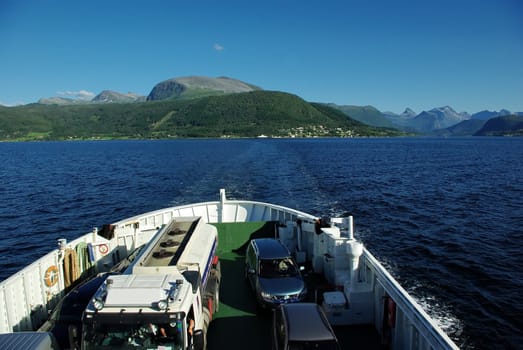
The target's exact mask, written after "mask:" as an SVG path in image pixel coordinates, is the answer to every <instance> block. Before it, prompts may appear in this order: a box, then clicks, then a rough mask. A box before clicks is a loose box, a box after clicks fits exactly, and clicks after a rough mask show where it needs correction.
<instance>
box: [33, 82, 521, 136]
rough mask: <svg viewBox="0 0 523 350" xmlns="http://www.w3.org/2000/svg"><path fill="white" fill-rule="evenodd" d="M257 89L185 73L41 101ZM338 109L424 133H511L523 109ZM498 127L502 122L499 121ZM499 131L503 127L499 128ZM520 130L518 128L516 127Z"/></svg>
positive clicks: (182, 96)
mask: <svg viewBox="0 0 523 350" xmlns="http://www.w3.org/2000/svg"><path fill="white" fill-rule="evenodd" d="M255 91H264V90H263V89H262V88H260V87H258V86H256V85H253V84H249V83H246V82H243V81H241V80H237V79H233V78H229V77H217V78H211V77H203V76H186V77H178V78H172V79H167V80H164V81H161V82H159V83H157V84H156V85H155V86H154V87H153V88H152V89H151V91H150V93H149V94H148V95H147V96H141V95H139V94H135V93H120V92H116V91H110V90H104V91H102V92H101V93H99V94H98V95H96V96H95V97H94V98H93V99H91V100H88V101H86V100H83V99H71V98H64V97H50V98H42V99H40V100H39V101H38V104H40V105H54V106H56V105H58V106H70V105H89V104H128V103H144V102H147V103H151V102H155V101H164V100H178V101H183V100H192V99H198V98H203V97H209V96H226V95H229V94H242V93H248V92H255ZM325 105H326V106H328V107H331V108H334V109H337V110H339V111H341V112H342V113H343V114H345V115H346V116H347V117H349V118H351V119H353V120H356V121H359V122H361V123H363V124H366V125H369V126H372V127H379V128H389V129H398V130H400V131H403V132H408V133H414V134H423V135H443V136H465V135H483V134H489V132H488V131H487V132H485V131H482V128H484V127H485V126H488V124H487V121H489V120H492V119H494V118H499V117H506V116H512V117H514V118H512V119H510V118H509V119H506V118H505V119H504V121H505V122H504V123H501V124H503V125H506V126H507V127H509V128H510V130H509V131H508V133H512V134H513V133H514V130H513V128H515V127H517V126H518V125H519V124H518V123H517V121H518V120H519V119H518V117H522V116H523V113H522V112H516V113H513V112H510V111H508V110H506V109H502V110H500V111H488V110H485V111H481V112H478V113H474V114H469V113H467V112H456V111H455V110H454V109H452V108H451V107H450V106H443V107H437V108H433V109H431V110H428V111H421V112H420V113H416V112H415V111H413V110H412V109H410V108H406V109H405V111H404V112H403V113H401V114H396V113H392V112H381V111H379V110H378V109H376V108H375V107H373V106H355V105H336V104H332V103H326V104H325ZM497 127H499V125H497ZM497 132H498V133H499V132H501V131H499V130H498V131H497ZM516 133H517V131H516Z"/></svg>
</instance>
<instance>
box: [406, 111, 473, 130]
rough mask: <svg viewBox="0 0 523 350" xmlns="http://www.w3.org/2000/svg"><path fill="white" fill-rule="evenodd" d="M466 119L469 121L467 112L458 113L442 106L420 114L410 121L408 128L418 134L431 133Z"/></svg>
mask: <svg viewBox="0 0 523 350" xmlns="http://www.w3.org/2000/svg"><path fill="white" fill-rule="evenodd" d="M468 119H470V114H468V113H467V112H461V113H458V112H456V111H455V110H453V109H452V108H451V107H449V106H444V107H438V108H433V109H431V110H430V111H423V112H421V113H420V114H418V115H417V116H416V117H415V118H413V119H412V120H411V122H410V123H409V126H410V127H412V128H413V129H415V130H417V131H418V132H422V133H431V132H433V131H434V130H438V129H444V128H448V127H450V126H452V125H456V124H458V123H460V122H462V121H464V120H468Z"/></svg>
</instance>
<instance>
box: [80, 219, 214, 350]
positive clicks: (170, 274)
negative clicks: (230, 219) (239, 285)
mask: <svg viewBox="0 0 523 350" xmlns="http://www.w3.org/2000/svg"><path fill="white" fill-rule="evenodd" d="M200 219H201V218H199V217H188V218H173V219H172V220H171V221H170V223H169V224H167V225H166V226H165V227H163V228H161V229H160V230H159V231H158V233H157V234H156V235H155V236H154V237H153V238H152V239H151V241H150V242H149V243H148V244H147V246H146V247H145V248H144V249H143V252H142V253H141V254H140V256H138V257H137V258H136V259H135V260H134V261H133V262H132V263H131V264H130V265H129V266H128V267H127V269H126V270H125V272H124V273H123V274H120V275H114V276H110V277H108V278H107V279H106V281H105V282H104V283H103V285H102V286H101V287H100V288H99V289H98V290H97V292H96V293H95V295H94V297H93V299H92V300H91V302H90V303H89V304H88V306H87V308H86V310H85V312H84V315H83V319H82V321H83V335H82V349H85V350H90V349H104V348H106V349H127V348H130V347H132V348H133V349H160V348H161V349H172V350H183V349H204V348H205V338H206V332H207V328H208V325H209V323H210V321H211V319H212V314H213V313H214V311H216V309H217V307H218V302H219V301H218V296H219V292H218V288H219V283H220V277H221V276H220V271H219V262H218V258H217V256H216V255H215V253H216V247H217V230H216V228H215V227H214V226H212V225H209V224H206V223H204V222H202V221H201V220H200Z"/></svg>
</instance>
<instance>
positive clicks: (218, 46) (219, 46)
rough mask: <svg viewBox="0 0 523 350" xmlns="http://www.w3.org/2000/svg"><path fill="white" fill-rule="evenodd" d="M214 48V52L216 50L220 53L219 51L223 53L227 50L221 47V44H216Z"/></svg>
mask: <svg viewBox="0 0 523 350" xmlns="http://www.w3.org/2000/svg"><path fill="white" fill-rule="evenodd" d="M213 47H214V50H216V51H218V52H219V51H223V50H225V47H223V46H222V45H220V44H218V43H216V44H214V46H213Z"/></svg>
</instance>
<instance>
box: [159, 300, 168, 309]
mask: <svg viewBox="0 0 523 350" xmlns="http://www.w3.org/2000/svg"><path fill="white" fill-rule="evenodd" d="M158 309H160V310H166V309H167V300H160V301H159V302H158Z"/></svg>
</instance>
